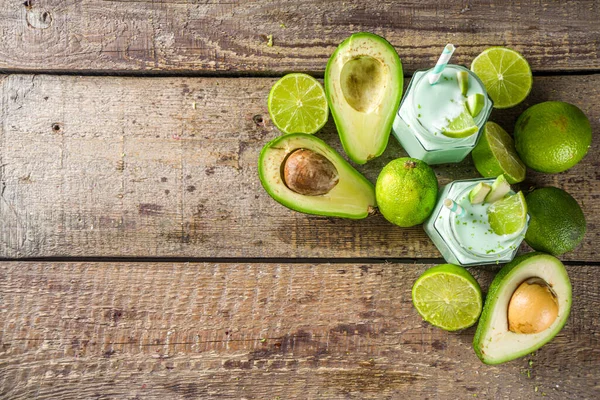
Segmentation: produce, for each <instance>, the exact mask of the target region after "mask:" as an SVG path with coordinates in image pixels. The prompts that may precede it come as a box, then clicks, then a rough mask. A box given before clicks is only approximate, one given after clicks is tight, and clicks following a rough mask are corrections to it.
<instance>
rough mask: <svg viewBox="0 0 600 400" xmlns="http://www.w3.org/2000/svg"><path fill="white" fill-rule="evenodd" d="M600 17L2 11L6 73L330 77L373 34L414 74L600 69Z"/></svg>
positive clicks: (310, 6)
mask: <svg viewBox="0 0 600 400" xmlns="http://www.w3.org/2000/svg"><path fill="white" fill-rule="evenodd" d="M199 3H201V4H199ZM599 18H600V6H599V4H598V2H596V1H594V0H585V1H575V0H570V1H561V2H556V1H547V2H541V3H540V2H538V1H516V2H505V1H498V0H495V1H487V2H456V1H450V0H437V1H433V0H428V1H418V0H410V1H404V2H402V3H398V2H394V1H380V2H369V3H365V2H351V1H318V0H310V1H304V2H301V3H298V2H297V1H292V0H277V1H271V0H259V1H251V2H250V1H241V2H237V1H234V2H230V1H215V2H188V1H177V2H173V1H169V2H166V1H122V0H114V1H99V0H83V1H67V0H63V1H50V0H27V1H25V2H22V1H9V0H2V1H0V33H1V35H0V69H4V70H10V71H25V70H27V71H41V70H42V71H93V72H109V73H113V72H115V71H146V72H200V73H207V72H213V73H214V72H216V73H256V72H260V73H278V74H279V73H283V72H285V71H300V70H301V71H312V72H315V73H322V72H323V71H324V69H325V64H326V62H327V59H328V58H329V56H330V55H331V53H332V52H333V50H334V49H335V47H336V46H337V45H338V44H339V43H340V42H341V41H342V40H343V39H345V38H346V37H347V36H349V35H350V34H351V33H353V32H359V31H371V32H374V33H377V34H380V35H382V36H384V37H386V38H387V39H388V40H389V41H390V42H391V43H392V44H393V45H394V46H395V47H396V49H397V50H398V52H399V54H400V56H401V58H402V61H403V63H404V67H405V70H407V71H414V70H415V69H418V68H424V67H430V66H432V64H434V63H435V61H436V59H437V57H438V55H439V54H440V51H441V48H442V47H443V45H444V44H446V43H454V44H456V45H457V46H459V51H457V53H456V56H455V58H454V60H455V61H457V62H460V63H463V64H468V63H470V62H471V60H472V59H473V58H474V57H475V56H476V55H477V54H479V53H480V52H481V51H482V50H484V49H485V48H487V47H489V46H498V45H506V46H510V47H514V48H516V49H518V50H520V51H522V52H523V53H524V54H525V55H526V57H527V59H528V60H529V62H530V63H531V65H532V67H533V69H534V70H536V71H556V70H559V71H560V70H597V69H598V68H600V61H599V60H600V59H599V58H598V54H599V49H600V47H599V46H600V44H599V39H600V37H599V36H598V26H597V22H598V19H599ZM269 35H272V37H273V46H272V47H269V46H268V45H267V43H268V36H269Z"/></svg>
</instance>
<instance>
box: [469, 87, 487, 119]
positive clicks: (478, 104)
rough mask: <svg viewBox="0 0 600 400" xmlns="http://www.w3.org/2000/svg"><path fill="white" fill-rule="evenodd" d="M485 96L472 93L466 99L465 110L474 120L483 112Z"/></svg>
mask: <svg viewBox="0 0 600 400" xmlns="http://www.w3.org/2000/svg"><path fill="white" fill-rule="evenodd" d="M484 104H485V96H484V95H483V94H481V93H473V94H472V95H470V96H469V97H468V98H467V110H469V114H471V115H472V116H473V118H475V117H476V116H478V115H479V113H480V112H481V110H483V105H484Z"/></svg>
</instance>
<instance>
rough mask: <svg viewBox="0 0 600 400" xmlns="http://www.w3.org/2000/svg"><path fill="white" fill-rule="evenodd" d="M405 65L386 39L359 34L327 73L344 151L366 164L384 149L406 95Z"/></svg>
mask: <svg viewBox="0 0 600 400" xmlns="http://www.w3.org/2000/svg"><path fill="white" fill-rule="evenodd" d="M403 80H404V78H403V75H402V63H401V62H400V58H399V57H398V53H396V50H394V48H393V47H392V45H390V44H389V43H388V42H387V41H386V40H385V39H383V38H381V37H379V36H377V35H374V34H372V33H366V32H361V33H355V34H354V35H352V36H350V37H349V38H348V39H346V40H344V41H343V42H342V43H341V44H340V45H339V46H338V48H337V50H336V51H335V52H334V53H333V55H332V56H331V58H330V59H329V62H328V63H327V68H326V69H325V94H326V96H327V101H328V102H329V108H330V109H331V114H332V115H333V119H334V120H335V124H336V126H337V130H338V133H339V135H340V140H341V142H342V145H343V146H344V151H345V152H346V154H348V156H349V157H350V159H352V161H354V162H356V163H357V164H364V163H366V162H367V161H368V160H370V159H372V158H375V157H378V156H379V155H381V153H383V151H384V150H385V148H386V146H387V143H388V139H389V137H390V132H391V130H392V124H393V122H394V117H395V116H396V111H397V110H398V107H399V106H400V99H401V98H402V90H403Z"/></svg>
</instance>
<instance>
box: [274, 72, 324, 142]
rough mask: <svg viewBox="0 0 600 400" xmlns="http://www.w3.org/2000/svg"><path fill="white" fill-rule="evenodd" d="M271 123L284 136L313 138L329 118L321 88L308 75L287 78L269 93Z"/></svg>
mask: <svg viewBox="0 0 600 400" xmlns="http://www.w3.org/2000/svg"><path fill="white" fill-rule="evenodd" d="M268 105H269V115H270V116H271V121H273V123H274V124H275V126H276V127H277V128H278V129H279V130H280V131H281V132H283V133H309V134H313V133H315V132H317V131H318V130H319V129H321V128H322V127H323V125H325V123H326V122H327V117H328V116H329V108H328V107H327V98H326V97H325V90H324V89H323V86H322V85H321V84H320V83H319V81H317V80H316V79H315V78H313V77H312V76H310V75H306V74H297V73H295V74H288V75H286V76H284V77H283V78H281V79H280V80H278V81H277V82H275V84H274V85H273V87H272V88H271V91H270V92H269V102H268Z"/></svg>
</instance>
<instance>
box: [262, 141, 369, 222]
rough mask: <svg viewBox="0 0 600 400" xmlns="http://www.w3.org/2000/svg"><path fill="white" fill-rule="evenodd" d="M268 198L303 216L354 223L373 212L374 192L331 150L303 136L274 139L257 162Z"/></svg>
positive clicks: (266, 146)
mask: <svg viewBox="0 0 600 400" xmlns="http://www.w3.org/2000/svg"><path fill="white" fill-rule="evenodd" d="M258 172H259V176H260V181H261V183H262V185H263V187H264V188H265V190H266V191H267V193H269V195H271V197H273V199H275V200H276V201H278V202H279V203H281V204H283V205H284V206H286V207H288V208H291V209H292V210H296V211H300V212H303V213H307V214H315V215H324V216H332V217H343V218H352V219H360V218H365V217H366V216H367V215H369V214H371V213H373V212H374V211H375V207H376V202H375V188H374V186H373V184H372V183H371V182H369V181H368V180H367V179H366V178H365V177H364V176H362V175H361V174H360V173H359V172H358V171H357V170H355V169H354V168H353V167H352V166H351V165H350V164H349V163H348V162H347V161H346V160H344V159H343V158H342V157H341V156H340V155H339V154H338V153H337V152H336V151H335V150H334V149H332V148H331V147H329V146H328V145H327V144H326V143H325V142H323V141H322V140H321V139H318V138H316V137H315V136H313V135H308V134H304V133H294V134H290V135H284V136H281V137H278V138H276V139H274V140H272V141H270V142H269V143H267V144H266V145H265V147H263V149H262V151H261V153H260V157H259V159H258Z"/></svg>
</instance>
